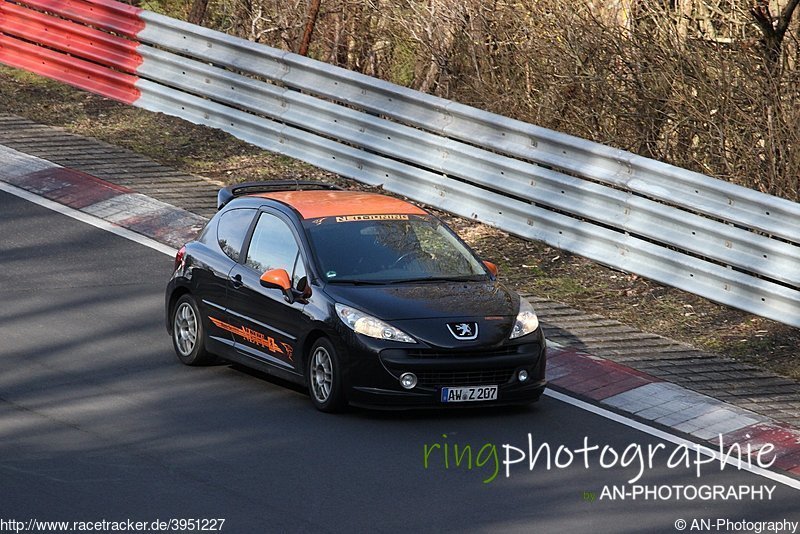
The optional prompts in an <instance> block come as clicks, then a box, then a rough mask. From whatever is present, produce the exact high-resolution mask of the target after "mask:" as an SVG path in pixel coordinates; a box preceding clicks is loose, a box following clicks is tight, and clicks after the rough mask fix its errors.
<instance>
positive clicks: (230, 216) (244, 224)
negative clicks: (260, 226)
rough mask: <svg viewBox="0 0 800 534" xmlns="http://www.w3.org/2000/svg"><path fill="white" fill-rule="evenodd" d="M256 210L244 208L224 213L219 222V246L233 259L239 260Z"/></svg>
mask: <svg viewBox="0 0 800 534" xmlns="http://www.w3.org/2000/svg"><path fill="white" fill-rule="evenodd" d="M255 212H256V210H255V209H252V208H243V209H238V210H230V211H226V212H225V213H223V214H222V215H221V216H220V218H219V222H218V223H217V242H218V243H219V248H221V249H222V251H223V252H224V253H225V255H226V256H228V257H229V258H230V259H232V260H233V261H239V254H240V253H241V252H242V244H243V243H244V238H245V236H246V235H247V230H248V228H250V221H252V220H253V216H254V215H255Z"/></svg>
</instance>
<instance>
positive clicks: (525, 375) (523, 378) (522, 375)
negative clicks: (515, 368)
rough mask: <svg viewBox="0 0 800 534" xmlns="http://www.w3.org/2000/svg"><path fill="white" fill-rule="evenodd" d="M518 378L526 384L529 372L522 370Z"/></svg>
mask: <svg viewBox="0 0 800 534" xmlns="http://www.w3.org/2000/svg"><path fill="white" fill-rule="evenodd" d="M517 378H518V379H519V381H520V382H525V381H526V380H527V379H528V371H526V370H525V369H523V370H521V371H520V372H519V374H518V375H517Z"/></svg>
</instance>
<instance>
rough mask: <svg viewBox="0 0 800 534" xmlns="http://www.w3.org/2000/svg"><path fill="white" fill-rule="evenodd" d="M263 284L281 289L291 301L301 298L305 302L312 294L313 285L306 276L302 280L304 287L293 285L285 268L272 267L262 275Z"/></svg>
mask: <svg viewBox="0 0 800 534" xmlns="http://www.w3.org/2000/svg"><path fill="white" fill-rule="evenodd" d="M260 281H261V285H262V286H263V287H266V288H269V289H280V290H281V291H283V295H284V296H285V297H286V300H287V301H288V302H289V303H293V302H294V301H296V300H299V301H301V302H303V303H305V302H306V301H307V300H308V298H309V297H310V296H311V287H310V286H308V282H307V281H306V279H305V278H303V279H302V280H301V282H302V285H303V287H302V288H301V289H300V290H297V289H294V288H293V287H292V281H291V280H290V279H289V273H287V272H286V270H285V269H272V270H270V271H267V272H265V273H264V274H262V275H261V278H260Z"/></svg>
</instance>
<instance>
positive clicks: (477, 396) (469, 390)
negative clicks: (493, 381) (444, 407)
mask: <svg viewBox="0 0 800 534" xmlns="http://www.w3.org/2000/svg"><path fill="white" fill-rule="evenodd" d="M492 400H497V386H468V387H457V388H456V387H453V388H450V387H447V388H442V402H476V401H492Z"/></svg>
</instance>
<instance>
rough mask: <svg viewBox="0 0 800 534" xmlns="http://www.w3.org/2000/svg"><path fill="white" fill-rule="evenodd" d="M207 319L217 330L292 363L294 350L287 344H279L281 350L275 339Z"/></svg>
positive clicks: (213, 319) (245, 328) (212, 318)
mask: <svg viewBox="0 0 800 534" xmlns="http://www.w3.org/2000/svg"><path fill="white" fill-rule="evenodd" d="M209 319H211V322H212V323H214V325H215V326H217V327H218V328H221V329H223V330H226V331H228V332H230V333H232V334H233V335H235V336H239V337H241V338H243V339H244V340H245V341H247V342H248V343H252V344H253V345H258V346H259V347H263V348H265V349H267V351H269V352H270V353H272V354H273V355H283V356H286V357H287V358H288V359H289V361H294V360H293V359H292V353H293V352H294V349H293V348H292V346H291V345H289V344H288V343H283V342H281V343H280V345H281V346H283V349H281V347H280V346H279V345H278V342H276V341H275V338H273V337H271V336H265V335H264V334H262V333H261V332H256V331H255V330H251V329H250V328H247V327H246V326H243V327H236V326H233V325H230V324H228V323H226V322H223V321H220V320H219V319H216V318H214V317H209Z"/></svg>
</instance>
